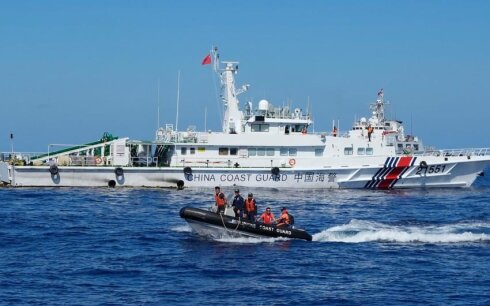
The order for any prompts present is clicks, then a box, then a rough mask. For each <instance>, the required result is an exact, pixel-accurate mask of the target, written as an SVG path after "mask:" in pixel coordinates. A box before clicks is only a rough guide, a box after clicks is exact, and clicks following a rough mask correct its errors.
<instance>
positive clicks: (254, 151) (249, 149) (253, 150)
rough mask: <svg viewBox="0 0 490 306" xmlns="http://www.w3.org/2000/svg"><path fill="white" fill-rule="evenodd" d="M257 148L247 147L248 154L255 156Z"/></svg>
mask: <svg viewBox="0 0 490 306" xmlns="http://www.w3.org/2000/svg"><path fill="white" fill-rule="evenodd" d="M256 155H257V149H256V148H248V156H256Z"/></svg>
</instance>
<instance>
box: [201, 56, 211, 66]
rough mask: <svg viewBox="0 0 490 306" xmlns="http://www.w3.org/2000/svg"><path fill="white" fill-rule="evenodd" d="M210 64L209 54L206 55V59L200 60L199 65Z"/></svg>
mask: <svg viewBox="0 0 490 306" xmlns="http://www.w3.org/2000/svg"><path fill="white" fill-rule="evenodd" d="M209 64H211V54H208V55H206V57H205V58H204V59H203V60H202V63H201V65H209Z"/></svg>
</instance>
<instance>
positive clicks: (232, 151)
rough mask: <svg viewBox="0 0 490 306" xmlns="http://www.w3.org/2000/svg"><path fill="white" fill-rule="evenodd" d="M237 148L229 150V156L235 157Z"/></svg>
mask: <svg viewBox="0 0 490 306" xmlns="http://www.w3.org/2000/svg"><path fill="white" fill-rule="evenodd" d="M237 153H238V148H230V155H237Z"/></svg>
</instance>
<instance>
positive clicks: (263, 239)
mask: <svg viewBox="0 0 490 306" xmlns="http://www.w3.org/2000/svg"><path fill="white" fill-rule="evenodd" d="M285 240H289V239H288V238H282V237H281V238H272V237H260V238H256V237H229V236H228V237H221V238H218V239H216V241H219V242H229V243H241V244H255V243H272V242H276V241H285Z"/></svg>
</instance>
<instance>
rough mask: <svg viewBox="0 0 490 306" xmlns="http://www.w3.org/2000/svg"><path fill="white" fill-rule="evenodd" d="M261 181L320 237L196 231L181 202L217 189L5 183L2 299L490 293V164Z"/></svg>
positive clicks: (299, 299) (425, 301)
mask: <svg viewBox="0 0 490 306" xmlns="http://www.w3.org/2000/svg"><path fill="white" fill-rule="evenodd" d="M231 191H232V190H231V189H230V190H226V192H227V193H230V192H231ZM250 191H252V192H254V194H255V196H256V198H257V202H258V205H259V210H263V209H264V208H265V207H266V206H271V207H272V209H273V211H274V212H275V213H276V214H278V213H279V209H280V208H281V207H282V206H287V207H288V208H289V210H290V212H291V213H292V214H293V215H294V216H295V221H296V225H297V226H298V227H304V228H306V229H307V230H308V231H309V232H310V233H312V234H313V237H314V238H313V240H314V241H313V242H307V241H298V240H285V239H252V238H235V239H233V238H226V237H224V238H222V239H219V240H210V239H206V238H201V237H198V236H197V235H195V234H194V233H192V232H191V231H190V228H189V227H188V225H187V224H186V222H185V221H184V220H183V219H181V218H180V217H179V210H180V208H181V207H183V206H186V205H192V206H196V207H202V208H206V207H208V206H209V205H210V204H211V203H212V199H213V195H212V193H213V190H211V189H210V190H206V189H202V190H183V191H177V190H170V189H135V188H115V189H108V188H44V189H43V188H32V189H31V188H17V189H16V188H0V304H1V305H8V304H12V305H22V304H35V305H59V304H63V305H101V304H102V305H193V304H194V305H195V304H203V305H206V304H207V305H290V304H294V305H490V179H489V178H488V177H482V178H479V180H478V181H477V182H476V183H475V185H474V186H473V187H471V188H469V189H452V190H449V189H435V190H403V191H396V190H395V191H373V190H317V191H296V190H295V191H278V190H272V189H256V190H242V194H243V193H248V192H250Z"/></svg>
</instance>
